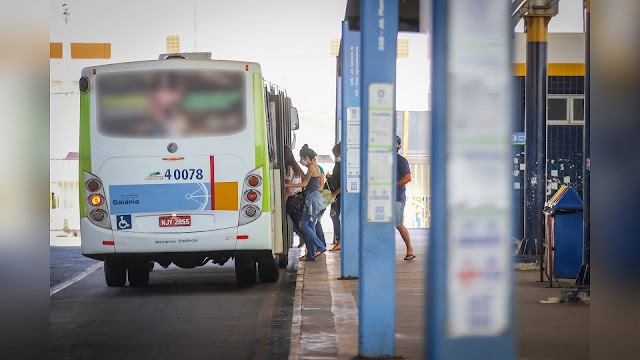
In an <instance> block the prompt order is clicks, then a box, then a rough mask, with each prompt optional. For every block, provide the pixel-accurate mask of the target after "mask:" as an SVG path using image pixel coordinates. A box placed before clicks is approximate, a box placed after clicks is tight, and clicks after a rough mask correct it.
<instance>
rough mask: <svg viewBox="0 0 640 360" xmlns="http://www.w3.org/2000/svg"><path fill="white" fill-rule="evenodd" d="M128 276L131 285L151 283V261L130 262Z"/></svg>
mask: <svg viewBox="0 0 640 360" xmlns="http://www.w3.org/2000/svg"><path fill="white" fill-rule="evenodd" d="M127 276H128V278H129V285H130V286H133V287H142V286H147V285H149V262H147V261H136V262H131V263H129V264H128V266H127Z"/></svg>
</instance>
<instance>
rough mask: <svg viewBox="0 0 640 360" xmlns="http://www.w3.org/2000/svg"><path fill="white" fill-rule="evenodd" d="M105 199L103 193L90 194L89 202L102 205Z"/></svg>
mask: <svg viewBox="0 0 640 360" xmlns="http://www.w3.org/2000/svg"><path fill="white" fill-rule="evenodd" d="M103 201H104V199H103V198H102V195H98V194H93V195H91V196H89V203H90V204H91V205H93V206H100V205H102V203H103Z"/></svg>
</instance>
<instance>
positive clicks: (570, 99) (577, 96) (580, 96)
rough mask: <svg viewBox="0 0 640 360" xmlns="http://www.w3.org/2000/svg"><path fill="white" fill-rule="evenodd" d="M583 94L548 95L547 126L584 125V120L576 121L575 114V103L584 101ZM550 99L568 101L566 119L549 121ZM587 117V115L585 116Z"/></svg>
mask: <svg viewBox="0 0 640 360" xmlns="http://www.w3.org/2000/svg"><path fill="white" fill-rule="evenodd" d="M584 98H585V97H584V95H583V94H548V95H547V114H546V116H547V125H584V119H582V120H575V119H574V113H573V101H574V100H576V99H579V100H583V101H584ZM550 99H566V101H567V103H566V107H567V108H566V114H567V116H566V119H564V120H549V100H550ZM585 115H586V114H585Z"/></svg>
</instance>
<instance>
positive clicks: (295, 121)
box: [291, 107, 300, 130]
mask: <svg viewBox="0 0 640 360" xmlns="http://www.w3.org/2000/svg"><path fill="white" fill-rule="evenodd" d="M291 129H292V130H298V129H300V119H299V118H298V109H296V108H294V107H292V108H291Z"/></svg>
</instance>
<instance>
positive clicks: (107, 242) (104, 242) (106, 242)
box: [102, 240, 116, 245]
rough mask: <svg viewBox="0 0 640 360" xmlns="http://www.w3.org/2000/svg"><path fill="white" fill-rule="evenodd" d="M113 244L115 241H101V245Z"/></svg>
mask: <svg viewBox="0 0 640 360" xmlns="http://www.w3.org/2000/svg"><path fill="white" fill-rule="evenodd" d="M115 244H116V243H115V241H109V240H104V241H103V242H102V245H115Z"/></svg>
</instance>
